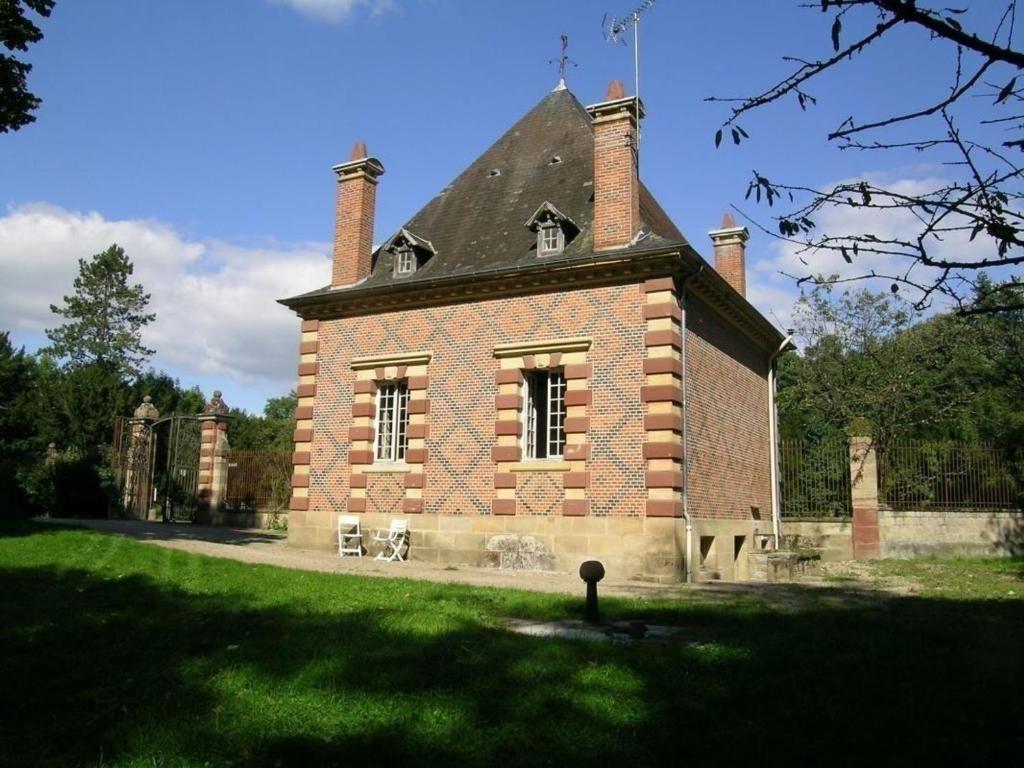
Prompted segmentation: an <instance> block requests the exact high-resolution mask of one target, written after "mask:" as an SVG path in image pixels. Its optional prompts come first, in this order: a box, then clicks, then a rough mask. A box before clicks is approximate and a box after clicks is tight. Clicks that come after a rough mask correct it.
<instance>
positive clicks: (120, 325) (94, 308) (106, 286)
mask: <svg viewBox="0 0 1024 768" xmlns="http://www.w3.org/2000/svg"><path fill="white" fill-rule="evenodd" d="M134 270H135V268H134V266H133V265H132V263H131V260H130V259H129V258H128V257H127V256H126V255H125V252H124V249H122V248H121V247H120V246H118V245H116V244H114V245H111V246H110V247H109V248H107V250H105V251H103V252H102V253H98V254H96V255H95V256H93V257H92V259H91V260H89V261H86V260H85V259H79V260H78V276H77V277H75V282H74V289H75V292H74V294H73V295H71V296H65V297H64V306H63V307H57V306H55V305H53V304H51V305H50V311H51V312H54V313H55V314H58V315H60V316H61V317H63V318H64V319H65V320H66V321H67V322H65V323H64V324H63V325H61V326H60V327H58V328H55V329H50V330H47V331H46V335H47V336H48V337H49V339H50V342H51V345H52V346H51V352H52V354H53V355H54V356H55V357H57V358H59V359H63V360H66V361H67V364H68V366H69V367H72V368H75V367H81V366H86V365H97V366H99V367H101V368H104V369H107V370H110V371H111V372H112V373H114V374H116V375H117V376H118V377H128V376H135V375H138V373H139V370H140V367H141V366H142V364H143V363H144V362H145V361H146V359H147V358H148V357H149V356H150V355H152V354H153V350H152V349H148V348H147V347H145V346H143V344H142V329H143V328H144V327H145V326H146V325H148V324H149V323H150V322H152V321H153V319H154V318H155V317H156V315H153V314H149V313H147V312H146V311H145V310H146V305H147V304H149V294H148V293H146V292H145V291H144V290H143V288H142V286H141V285H130V284H129V283H128V279H129V278H130V277H131V275H132V273H133V272H134Z"/></svg>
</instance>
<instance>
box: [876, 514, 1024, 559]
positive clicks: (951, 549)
mask: <svg viewBox="0 0 1024 768" xmlns="http://www.w3.org/2000/svg"><path fill="white" fill-rule="evenodd" d="M878 527H879V533H880V551H879V554H880V556H881V557H893V558H906V557H915V556H918V555H1010V554H1021V553H1022V550H1024V514H1022V513H1019V512H894V511H892V510H886V509H883V510H879V513H878Z"/></svg>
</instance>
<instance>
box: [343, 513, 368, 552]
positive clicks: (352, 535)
mask: <svg viewBox="0 0 1024 768" xmlns="http://www.w3.org/2000/svg"><path fill="white" fill-rule="evenodd" d="M345 555H355V556H356V557H362V556H363V531H362V528H360V527H359V518H358V517H356V516H355V515H338V556H339V557H344V556H345Z"/></svg>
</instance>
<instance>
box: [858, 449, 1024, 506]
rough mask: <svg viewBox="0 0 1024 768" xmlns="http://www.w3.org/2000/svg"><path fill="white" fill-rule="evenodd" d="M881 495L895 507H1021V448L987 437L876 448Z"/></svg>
mask: <svg viewBox="0 0 1024 768" xmlns="http://www.w3.org/2000/svg"><path fill="white" fill-rule="evenodd" d="M878 459H879V461H878V475H879V477H878V492H879V500H880V501H881V502H882V503H883V504H885V505H887V506H889V507H891V508H892V509H895V510H921V511H928V510H963V511H970V510H993V509H1021V508H1024V482H1022V479H1024V452H1022V451H1021V450H1020V449H1018V450H1016V451H1010V450H1006V449H1003V448H998V447H996V446H993V445H989V444H985V443H966V442H900V443H895V444H892V445H889V446H886V447H885V448H884V449H881V448H880V449H879V452H878Z"/></svg>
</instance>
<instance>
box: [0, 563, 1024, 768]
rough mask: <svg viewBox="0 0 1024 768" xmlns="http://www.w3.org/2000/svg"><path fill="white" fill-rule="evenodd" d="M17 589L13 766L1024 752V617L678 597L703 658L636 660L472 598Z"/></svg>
mask: <svg viewBox="0 0 1024 768" xmlns="http://www.w3.org/2000/svg"><path fill="white" fill-rule="evenodd" d="M267 571H269V569H267ZM309 578H310V579H329V578H330V577H324V576H319V575H310V576H309ZM254 581H256V580H255V579H254ZM310 583H312V582H310ZM334 583H336V584H337V585H338V589H346V588H351V586H347V587H346V586H345V585H346V584H347V583H348V584H351V583H350V582H346V581H345V580H344V579H337V580H336V581H335V582H330V584H332V585H333V584H334ZM0 589H2V595H3V600H2V602H0V680H2V681H3V684H2V685H0V763H2V764H7V765H76V764H82V765H92V764H101V763H102V764H106V765H111V764H112V765H134V764H139V765H141V764H145V765H154V764H155V765H178V764H186V765H187V764H198V765H202V764H206V763H208V764H210V765H226V764H236V765H256V766H263V765H266V766H293V765H294V766H305V765H339V766H340V765H351V764H353V763H354V762H361V763H364V764H367V765H385V764H396V765H397V764H416V765H492V764H499V763H500V764H505V765H545V764H550V765H558V766H572V765H593V764H600V763H604V762H608V763H612V762H614V763H618V764H623V765H664V764H666V763H670V764H671V763H688V762H690V761H692V760H700V761H703V762H712V763H718V762H721V761H723V760H737V761H743V762H752V761H754V760H757V761H758V762H761V763H793V762H795V761H801V762H806V761H811V762H825V761H828V762H830V763H840V764H843V763H861V762H863V761H864V760H866V759H872V760H882V761H886V762H888V761H891V759H892V758H893V757H894V756H900V757H902V758H904V759H907V760H911V761H913V762H921V763H924V762H939V763H949V762H954V761H958V762H966V763H974V762H984V761H985V760H988V759H991V758H994V757H998V756H1000V755H1003V754H1006V755H1008V754H1012V751H1013V750H1017V751H1018V752H1019V749H1020V747H1021V746H1024V745H1022V743H1021V741H1020V736H1019V735H1018V734H1019V723H1020V716H1021V714H1022V713H1021V703H1020V690H1021V687H1020V686H1021V683H1022V682H1024V676H1022V666H1021V654H1020V650H1019V639H1020V637H1021V636H1022V630H1024V604H1022V603H1021V602H1010V601H998V602H997V601H988V602H977V603H971V602H963V601H959V602H955V601H939V600H923V599H898V600H895V599H894V600H881V601H876V602H875V603H872V604H857V605H856V607H853V608H835V607H819V608H815V609H813V610H807V611H802V612H786V613H780V612H772V611H767V610H761V611H758V610H744V611H734V610H730V609H729V608H728V607H726V606H721V605H719V606H705V607H701V608H698V609H690V610H685V611H682V610H680V611H675V612H673V611H672V610H671V609H670V608H667V607H665V606H663V605H662V606H659V607H657V608H652V609H650V610H649V611H647V609H643V608H640V609H635V610H634V611H633V613H634V615H637V616H638V617H641V618H646V619H648V620H661V621H674V622H675V623H680V622H686V623H687V624H688V626H689V627H690V629H691V631H689V632H688V633H687V634H686V637H687V641H686V642H676V643H649V642H648V643H639V644H635V645H617V644H610V643H604V642H586V641H566V640H545V639H538V638H529V637H522V636H518V635H514V634H511V633H508V632H506V631H504V630H503V629H501V628H500V627H497V626H495V622H494V620H493V618H492V617H493V605H491V604H490V603H489V600H490V597H489V592H488V590H470V589H466V588H451V587H441V586H438V587H436V588H433V589H431V588H427V589H423V590H421V591H420V592H418V593H417V594H416V596H415V599H416V600H417V604H416V605H415V606H414V607H413V606H411V604H408V603H406V604H403V602H402V600H403V597H402V593H401V591H400V590H387V589H384V590H382V592H381V594H384V595H388V594H390V595H391V596H392V597H391V601H390V603H389V602H388V601H386V600H385V601H381V602H378V605H383V607H372V606H367V607H357V608H353V609H352V610H348V611H343V612H338V611H334V610H328V609H325V610H323V611H320V610H316V609H315V608H312V609H311V608H310V607H309V605H308V604H306V605H296V606H294V607H292V606H289V605H266V604H259V602H258V601H257V600H255V599H254V600H248V599H246V598H245V597H244V596H243V595H241V594H240V593H238V592H231V593H226V594H219V595H218V594H199V593H187V592H185V591H183V590H181V589H178V588H176V587H174V586H173V585H171V584H164V583H162V582H158V581H156V580H153V579H150V578H148V577H145V576H140V575H131V576H124V577H120V578H119V577H117V576H116V574H112V575H111V577H110V578H103V577H101V576H99V575H97V574H96V573H94V572H92V571H86V570H82V569H72V568H68V569H56V568H43V567H31V568H0ZM406 597H409V596H408V595H406ZM453 605H454V607H455V608H456V609H457V610H449V609H451V608H452V606H453ZM550 605H551V606H553V607H552V608H551V609H550V610H551V611H553V612H555V613H558V612H562V613H568V612H569V611H574V610H575V608H576V605H575V602H574V601H569V600H564V601H558V600H557V599H556V600H554V601H553V602H551V603H550ZM607 605H608V609H609V611H610V612H611V613H613V614H614V613H616V612H621V611H622V610H624V609H623V608H622V606H621V604H618V603H616V602H615V601H607ZM435 608H436V610H434V609H435ZM645 611H646V612H645ZM432 617H433V618H432Z"/></svg>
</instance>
